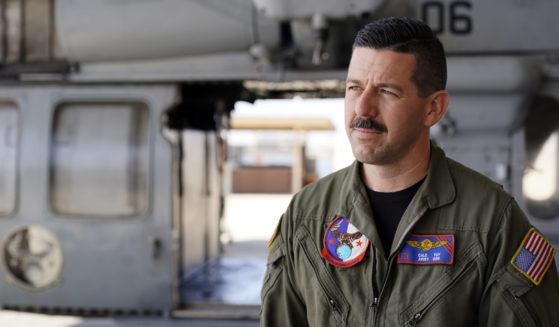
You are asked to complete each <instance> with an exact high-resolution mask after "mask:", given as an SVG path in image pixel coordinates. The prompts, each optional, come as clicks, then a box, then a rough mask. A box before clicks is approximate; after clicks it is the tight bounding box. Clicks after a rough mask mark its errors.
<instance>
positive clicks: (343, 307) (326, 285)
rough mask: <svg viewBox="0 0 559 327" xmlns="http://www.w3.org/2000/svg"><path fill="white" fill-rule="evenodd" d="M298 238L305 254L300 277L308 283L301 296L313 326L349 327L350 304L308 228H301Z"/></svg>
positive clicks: (298, 272)
mask: <svg viewBox="0 0 559 327" xmlns="http://www.w3.org/2000/svg"><path fill="white" fill-rule="evenodd" d="M295 238H296V241H297V243H298V245H299V248H300V250H301V253H300V260H299V263H300V264H299V267H298V269H297V274H298V276H297V277H298V279H299V280H302V281H304V285H303V287H304V289H303V290H301V293H302V294H303V297H304V298H305V302H306V303H307V317H308V319H309V324H310V325H311V326H331V325H333V324H334V325H335V326H347V317H348V314H349V303H348V302H347V300H346V299H345V297H344V295H343V293H342V290H341V289H340V287H339V286H338V285H337V284H336V282H335V280H334V278H333V277H332V275H331V274H330V272H329V271H328V269H327V267H326V265H325V263H324V260H323V259H322V257H321V256H320V251H319V249H318V248H317V246H316V244H315V243H314V242H313V239H312V238H311V236H310V234H309V232H308V230H307V228H306V227H304V226H300V227H299V228H298V230H297V232H296V233H295Z"/></svg>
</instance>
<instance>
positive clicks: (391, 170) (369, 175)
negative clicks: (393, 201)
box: [361, 145, 431, 192]
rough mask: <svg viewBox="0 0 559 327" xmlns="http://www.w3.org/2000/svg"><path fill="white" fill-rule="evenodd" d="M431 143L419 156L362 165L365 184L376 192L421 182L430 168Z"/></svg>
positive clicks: (400, 188) (398, 189)
mask: <svg viewBox="0 0 559 327" xmlns="http://www.w3.org/2000/svg"><path fill="white" fill-rule="evenodd" d="M430 154H431V147H430V145H429V146H428V147H427V149H426V151H422V152H421V154H420V155H419V156H410V157H409V158H406V159H405V160H402V161H400V162H398V163H397V164H391V165H370V164H362V165H361V176H362V178H363V182H364V183H365V185H366V186H367V187H368V188H369V189H371V190H373V191H376V192H396V191H401V190H404V189H406V188H408V187H410V186H412V185H414V184H415V183H417V182H419V181H420V180H421V179H423V178H424V177H425V175H426V174H427V170H428V169H429V158H430Z"/></svg>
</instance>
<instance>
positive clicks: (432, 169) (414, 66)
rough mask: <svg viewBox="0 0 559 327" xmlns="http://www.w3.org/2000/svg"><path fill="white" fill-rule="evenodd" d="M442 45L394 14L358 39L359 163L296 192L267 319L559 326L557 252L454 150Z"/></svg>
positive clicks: (277, 252)
mask: <svg viewBox="0 0 559 327" xmlns="http://www.w3.org/2000/svg"><path fill="white" fill-rule="evenodd" d="M445 84H446V60H445V56H444V51H443V47H442V45H441V43H440V42H439V40H438V39H437V38H436V36H435V35H434V34H433V32H432V31H431V30H430V28H429V27H428V26H427V25H425V24H424V23H422V22H420V21H417V20H412V19H407V18H387V19H382V20H379V21H376V22H373V23H371V24H369V25H367V26H366V27H364V28H363V29H362V30H361V31H360V32H359V33H358V35H357V37H356V39H355V43H354V48H353V54H352V58H351V62H350V65H349V70H348V75H347V87H346V97H345V123H346V131H347V135H348V138H349V141H350V143H351V146H352V150H353V154H354V156H355V158H356V159H357V160H356V162H355V163H354V164H353V165H352V166H350V167H348V168H346V169H343V170H341V171H338V172H336V173H334V174H332V175H330V176H327V177H325V178H323V179H321V180H319V181H317V182H315V183H313V184H311V185H310V186H308V187H306V188H305V189H303V190H302V191H301V192H300V193H298V194H297V195H296V196H295V197H294V198H293V201H292V202H291V204H290V206H289V208H288V209H287V211H286V213H285V215H284V216H283V217H282V219H281V220H280V224H279V225H278V229H277V231H276V233H275V235H274V237H273V238H272V240H271V241H270V244H269V252H268V253H269V254H268V269H267V272H266V276H265V278H264V285H263V288H262V315H261V324H262V325H263V326H359V327H360V326H415V325H416V324H419V325H421V326H556V325H557V324H558V323H559V279H558V276H557V270H556V267H555V263H554V261H553V256H554V254H555V249H554V248H553V247H552V246H551V245H550V244H549V242H547V240H545V238H544V237H543V236H542V235H541V234H540V233H539V232H538V231H536V230H535V229H533V228H532V226H531V225H530V223H529V222H528V221H527V219H526V218H525V216H524V214H523V213H522V211H521V210H520V209H519V207H518V205H517V204H516V202H515V201H514V199H513V198H512V197H511V196H510V195H508V194H507V193H505V192H504V191H503V190H502V189H501V187H500V186H499V185H497V184H495V183H493V182H492V181H490V180H489V179H487V178H485V177H484V176H481V175H480V174H478V173H476V172H474V171H472V170H470V169H468V168H466V167H464V166H462V165H460V164H459V163H456V162H454V161H452V160H450V159H448V158H446V157H445V155H444V152H443V151H442V150H441V149H439V148H437V147H436V146H434V145H433V144H431V143H430V141H429V128H430V127H431V126H433V125H434V124H435V123H437V122H438V121H439V120H440V119H441V117H442V115H443V114H444V112H445V110H446V107H447V105H448V103H449V95H448V93H447V92H446V91H445V90H444V89H445Z"/></svg>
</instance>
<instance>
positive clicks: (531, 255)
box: [511, 228, 556, 285]
mask: <svg viewBox="0 0 559 327" xmlns="http://www.w3.org/2000/svg"><path fill="white" fill-rule="evenodd" d="M555 251H556V250H555V247H553V245H551V244H550V243H549V242H548V241H547V240H546V239H545V237H543V235H541V234H540V233H538V232H537V231H536V230H535V229H534V228H531V229H530V230H529V231H528V233H527V234H526V236H525V237H524V240H523V241H522V243H521V244H520V247H519V248H518V250H516V254H515V255H514V257H512V260H511V263H512V266H513V267H514V268H516V269H517V270H518V271H520V273H522V275H524V276H526V277H527V278H528V279H529V280H530V281H532V283H534V284H536V285H539V283H540V282H541V281H542V277H543V276H544V275H545V273H546V272H547V269H549V266H550V265H551V261H552V260H553V256H554V255H555Z"/></svg>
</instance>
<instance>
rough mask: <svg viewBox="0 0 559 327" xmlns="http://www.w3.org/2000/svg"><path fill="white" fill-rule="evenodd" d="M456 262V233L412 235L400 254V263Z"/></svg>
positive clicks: (429, 263) (434, 263) (433, 263)
mask: <svg viewBox="0 0 559 327" xmlns="http://www.w3.org/2000/svg"><path fill="white" fill-rule="evenodd" d="M453 262H454V235H413V234H412V235H410V236H409V237H408V239H407V241H406V244H405V245H404V247H403V248H402V250H401V251H400V253H399V254H398V263H411V264H415V265H437V264H438V265H440V264H446V265H451V264H452V263H453Z"/></svg>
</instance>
